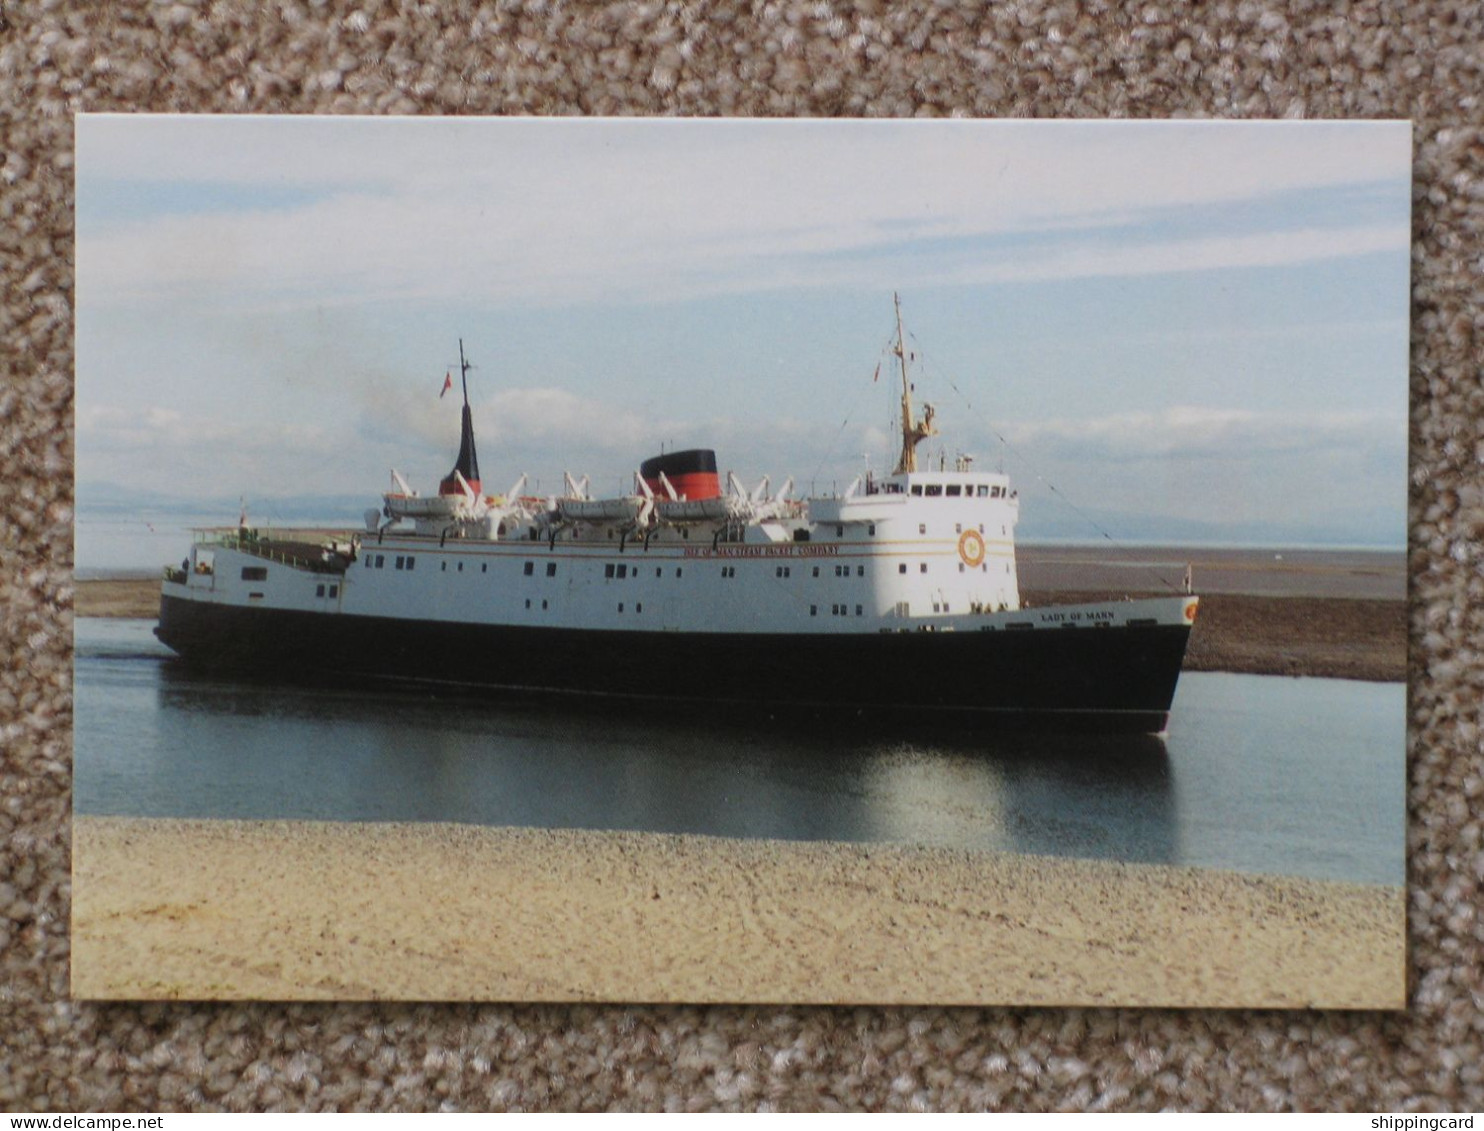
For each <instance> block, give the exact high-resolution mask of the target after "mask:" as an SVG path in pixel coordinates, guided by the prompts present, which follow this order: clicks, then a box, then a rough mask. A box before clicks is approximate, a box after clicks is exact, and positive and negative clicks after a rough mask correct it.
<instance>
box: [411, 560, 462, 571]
mask: <svg viewBox="0 0 1484 1131" xmlns="http://www.w3.org/2000/svg"><path fill="white" fill-rule="evenodd" d="M411 560H412V559H411V558H409V559H408V561H409V562H411ZM407 568H408V569H411V568H412V566H411V565H408V567H407ZM459 572H460V573H463V572H464V563H463V562H460V563H459Z"/></svg>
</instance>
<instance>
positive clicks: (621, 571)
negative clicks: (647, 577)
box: [618, 565, 629, 611]
mask: <svg viewBox="0 0 1484 1131" xmlns="http://www.w3.org/2000/svg"><path fill="white" fill-rule="evenodd" d="M618 576H619V577H628V576H629V567H628V566H627V565H621V566H619V567H618ZM620 611H622V610H620Z"/></svg>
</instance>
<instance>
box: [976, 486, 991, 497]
mask: <svg viewBox="0 0 1484 1131" xmlns="http://www.w3.org/2000/svg"><path fill="white" fill-rule="evenodd" d="M974 493H975V494H976V495H978V496H979V497H980V498H981V499H982V498H984V496H986V495H988V494H989V488H988V487H986V486H985V485H984V484H983V483H981V484H979V489H978V490H977V491H975V492H974Z"/></svg>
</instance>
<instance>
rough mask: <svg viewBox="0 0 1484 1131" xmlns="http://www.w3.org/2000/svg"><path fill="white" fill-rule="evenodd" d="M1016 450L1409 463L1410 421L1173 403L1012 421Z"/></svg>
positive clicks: (1085, 456)
mask: <svg viewBox="0 0 1484 1131" xmlns="http://www.w3.org/2000/svg"><path fill="white" fill-rule="evenodd" d="M1003 432H1004V436H1005V438H1006V439H1007V440H1008V441H1009V442H1010V443H1011V444H1012V445H1013V446H1014V447H1017V448H1022V449H1025V450H1027V451H1031V450H1036V451H1038V452H1040V453H1042V454H1043V455H1045V456H1047V457H1050V458H1058V459H1075V460H1077V461H1079V462H1083V463H1093V464H1095V463H1098V462H1118V463H1139V462H1145V461H1168V460H1171V459H1199V460H1203V461H1212V460H1215V461H1225V460H1232V459H1239V460H1261V459H1265V458H1274V457H1278V456H1289V455H1293V454H1303V455H1306V456H1314V455H1316V454H1318V453H1320V452H1322V451H1324V450H1327V449H1328V450H1339V451H1345V452H1363V451H1371V450H1374V449H1375V448H1376V447H1378V446H1384V447H1387V448H1393V449H1395V450H1396V451H1398V452H1400V454H1401V456H1402V466H1405V454H1406V442H1407V429H1406V421H1405V419H1403V418H1401V417H1399V416H1391V415H1387V414H1383V413H1377V412H1369V411H1354V412H1343V411H1342V412H1325V413H1273V412H1258V411H1255V410H1251V409H1231V408H1213V407H1202V406H1195V405H1173V406H1170V407H1168V408H1165V409H1160V410H1157V411H1146V412H1126V413H1118V414H1116V415H1112V416H1102V417H1090V418H1075V417H1067V418H1059V419H1048V420H1039V421H1024V422H1019V423H1012V424H1008V425H1007V426H1006V427H1005V428H1004V430H1003Z"/></svg>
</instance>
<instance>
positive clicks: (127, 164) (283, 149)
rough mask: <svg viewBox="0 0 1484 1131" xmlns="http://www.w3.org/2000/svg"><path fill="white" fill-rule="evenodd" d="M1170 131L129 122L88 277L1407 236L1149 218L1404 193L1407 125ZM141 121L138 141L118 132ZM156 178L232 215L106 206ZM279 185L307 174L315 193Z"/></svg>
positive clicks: (647, 289) (1315, 255)
mask: <svg viewBox="0 0 1484 1131" xmlns="http://www.w3.org/2000/svg"><path fill="white" fill-rule="evenodd" d="M1164 125H1165V126H1166V127H1167V128H1164V129H1158V128H1153V127H1152V126H1151V125H1149V124H1142V125H1134V124H1125V125H1123V126H1117V125H1111V124H1103V125H1102V126H1101V127H1098V126H1094V125H1092V124H1088V123H1065V124H1063V125H1062V126H1061V127H1060V128H1058V127H1055V126H1052V127H1046V126H1044V125H1042V126H1041V127H1040V128H1039V129H1036V130H1031V129H1028V128H1025V127H1022V126H1018V125H1015V124H1009V123H941V124H937V125H935V126H924V125H922V124H916V125H914V124H912V123H735V122H728V123H672V124H665V123H652V122H649V123H646V122H637V123H616V122H597V123H585V124H584V123H567V122H543V123H530V122H512V123H503V122H484V123H477V122H476V123H464V124H462V125H459V124H450V123H446V122H439V123H429V124H426V125H423V126H421V127H419V126H417V125H415V124H411V123H409V124H406V125H405V126H404V127H403V128H390V129H389V128H387V127H386V125H385V124H373V123H362V122H358V121H348V120H347V121H337V122H333V123H332V122H325V121H313V120H311V121H310V122H308V123H291V124H286V125H284V126H282V127H275V126H274V125H272V124H270V123H267V122H264V121H262V120H253V119H250V120H248V121H246V122H244V123H240V124H234V123H231V122H220V123H216V122H207V123H203V122H199V121H190V122H185V121H180V120H176V119H144V120H143V121H142V122H140V123H131V122H129V121H126V120H120V119H107V120H104V121H101V122H94V123H92V124H91V125H88V124H87V123H85V125H84V127H83V128H81V129H80V132H79V184H80V188H79V232H80V237H79V274H80V276H81V277H84V278H85V279H86V282H87V286H88V288H89V290H88V294H89V297H90V299H91V300H92V301H95V302H129V303H137V302H139V301H141V300H150V299H153V300H161V299H165V298H169V297H172V296H191V295H197V294H201V293H203V292H205V293H222V294H226V293H230V294H232V295H234V296H235V297H237V298H238V299H239V300H243V299H246V300H251V301H280V302H284V303H302V302H303V301H304V299H305V298H306V297H310V298H312V299H313V300H314V301H315V302H317V303H322V304H327V305H333V304H335V303H337V302H346V301H351V302H358V301H383V300H388V299H391V300H397V301H404V302H428V303H434V302H438V301H449V300H458V301H479V302H489V303H500V304H502V305H506V306H510V305H516V306H521V305H532V304H535V305H545V304H568V303H574V302H584V301H604V302H614V301H619V302H623V301H642V300H670V299H676V298H682V297H694V296H696V295H699V294H719V293H728V292H730V293H740V292H748V291H755V290H767V289H777V288H783V287H797V286H818V287H839V286H841V285H847V286H849V285H854V286H861V285H871V286H873V287H878V288H879V287H882V286H891V285H896V286H911V287H920V286H925V285H929V284H931V283H968V282H994V281H1005V280H1014V279H1051V278H1075V277H1085V276H1088V275H1107V274H1112V275H1119V274H1147V273H1155V272H1164V271H1188V270H1196V269H1214V268H1222V267H1242V266H1270V265H1274V264H1284V263H1295V262H1306V261H1312V260H1314V259H1323V258H1333V257H1336V256H1346V255H1356V254H1365V253H1368V252H1371V251H1377V250H1385V251H1401V250H1404V249H1405V247H1406V246H1407V240H1408V236H1409V233H1408V229H1407V222H1406V217H1405V215H1401V216H1399V217H1393V218H1392V219H1391V220H1389V221H1387V222H1376V221H1373V220H1369V219H1368V220H1367V222H1350V223H1345V222H1343V220H1341V221H1336V222H1334V223H1333V224H1332V225H1331V224H1330V223H1325V224H1315V225H1313V226H1311V227H1309V228H1307V229H1302V230H1287V229H1284V230H1274V229H1273V228H1272V227H1271V226H1270V225H1269V224H1268V223H1267V222H1266V220H1265V218H1264V217H1261V216H1254V217H1248V218H1247V219H1246V220H1245V223H1246V224H1247V226H1248V230H1243V229H1242V228H1241V227H1240V226H1237V227H1232V226H1231V225H1232V224H1236V223H1237V221H1234V220H1232V219H1231V217H1227V218H1226V221H1225V223H1227V225H1228V226H1227V227H1226V229H1225V230H1221V231H1212V232H1210V233H1209V234H1205V235H1201V236H1198V237H1192V236H1191V235H1190V234H1189V233H1180V232H1169V231H1161V230H1158V229H1157V227H1156V226H1152V225H1151V223H1150V218H1151V217H1153V216H1156V215H1158V214H1159V213H1160V211H1161V210H1169V209H1182V208H1200V207H1211V206H1217V205H1223V206H1224V205H1230V204H1231V203H1232V202H1234V201H1244V200H1262V199H1271V198H1273V197H1274V196H1275V195H1278V194H1283V193H1302V192H1316V191H1319V192H1322V191H1325V190H1330V189H1335V188H1337V187H1343V186H1355V185H1366V184H1377V183H1382V182H1388V183H1395V184H1399V185H1402V186H1404V185H1405V176H1406V171H1407V164H1406V162H1407V157H1408V156H1409V152H1410V151H1409V149H1408V148H1407V146H1406V131H1405V128H1402V127H1397V126H1396V125H1395V124H1380V125H1378V124H1376V123H1364V124H1356V123H1348V124H1346V123H1328V124H1324V125H1318V126H1312V127H1310V128H1309V129H1308V130H1307V131H1304V130H1300V129H1296V128H1293V127H1289V128H1283V127H1279V126H1276V125H1273V124H1268V128H1258V127H1257V126H1255V125H1253V124H1246V125H1241V126H1237V125H1231V126H1229V127H1227V128H1220V127H1216V126H1213V125H1206V126H1205V127H1201V126H1199V125H1196V124H1180V125H1177V124H1173V123H1166V124H1164ZM133 136H138V137H141V138H142V139H143V140H141V142H140V144H139V145H137V146H132V147H131V146H128V145H125V144H122V143H123V141H125V140H127V139H129V138H130V137H133ZM131 178H133V180H131ZM139 178H152V179H153V180H154V181H155V182H157V183H168V182H169V180H170V178H178V179H179V180H180V181H182V182H185V183H187V184H190V185H194V186H195V189H196V191H197V192H199V193H200V194H201V195H202V196H203V197H210V196H211V195H212V193H213V192H216V193H218V194H224V195H226V196H229V197H230V199H231V200H232V201H236V202H237V206H236V207H235V208H223V209H220V210H215V211H213V210H210V209H205V208H192V207H187V206H185V205H184V204H181V202H180V194H179V191H178V185H176V187H175V189H173V190H172V192H171V193H170V194H168V196H169V199H171V200H174V201H176V204H177V207H176V209H175V211H174V212H173V213H172V212H165V213H162V214H160V215H158V216H155V217H152V218H145V219H136V220H133V221H127V222H126V221H123V220H114V221H110V220H109V219H108V218H107V217H108V211H107V207H106V202H107V186H108V184H109V183H110V180H111V181H112V183H115V184H125V183H129V184H135V185H137V184H138V183H139V181H138V179H139ZM255 181H256V182H258V183H264V184H272V185H274V186H275V187H276V189H277V190H279V191H278V192H277V195H276V196H275V197H274V200H273V202H272V206H267V205H265V206H264V207H261V208H254V207H253V206H252V205H251V204H250V203H249V202H250V200H251V196H250V194H246V193H244V191H243V189H244V186H248V185H251V184H252V183H254V182H255ZM285 182H286V183H288V184H292V185H300V186H304V187H305V189H306V195H305V196H304V198H303V201H302V202H301V203H299V204H298V205H294V204H292V203H288V201H292V200H293V197H292V195H290V196H288V197H284V195H283V193H282V191H281V190H282V185H283V183H285ZM89 185H92V186H93V187H92V188H91V189H90V188H89V187H88V186H89ZM309 189H313V190H314V191H313V192H309V191H308V190H309ZM134 196H135V198H137V196H138V193H137V192H136V193H134ZM90 198H91V199H95V200H97V202H98V203H97V204H96V205H89V204H88V201H89V199H90ZM1400 199H1401V200H1402V201H1403V202H1404V201H1405V192H1404V191H1402V195H1401V197H1400ZM1403 208H1404V205H1403ZM94 217H96V219H95V218H94ZM1254 225H1255V227H1254ZM1068 233H1076V234H1079V235H1080V236H1081V237H1082V238H1080V239H1077V240H1069V239H1068V238H1067V235H1068ZM1053 237H1054V238H1053ZM954 245H959V246H958V250H957V252H955V250H954ZM863 256H874V257H876V259H875V261H874V262H871V261H867V260H865V259H863Z"/></svg>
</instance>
